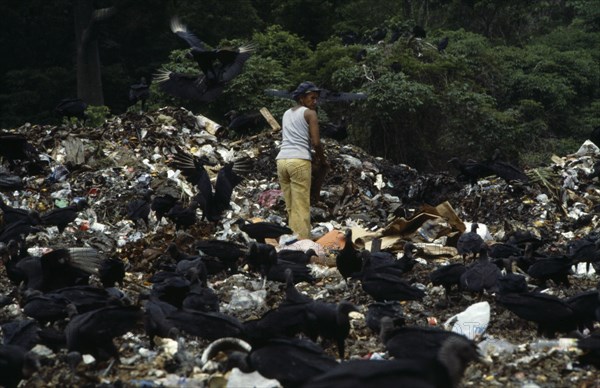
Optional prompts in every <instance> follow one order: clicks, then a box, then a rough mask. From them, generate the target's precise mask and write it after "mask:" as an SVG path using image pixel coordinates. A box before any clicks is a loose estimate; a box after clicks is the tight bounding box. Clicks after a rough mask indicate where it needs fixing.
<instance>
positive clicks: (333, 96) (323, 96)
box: [265, 88, 367, 103]
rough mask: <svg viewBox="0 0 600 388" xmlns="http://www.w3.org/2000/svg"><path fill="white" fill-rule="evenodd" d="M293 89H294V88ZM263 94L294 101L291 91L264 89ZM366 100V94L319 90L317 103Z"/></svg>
mask: <svg viewBox="0 0 600 388" xmlns="http://www.w3.org/2000/svg"><path fill="white" fill-rule="evenodd" d="M294 89H295V88H294ZM265 93H266V94H267V95H269V96H273V97H280V98H289V99H291V100H293V99H294V97H293V95H292V91H287V90H277V89H266V90H265ZM365 98H367V94H366V93H350V92H337V91H332V90H327V89H323V88H321V92H320V93H319V102H320V103H326V102H343V101H356V100H364V99H365Z"/></svg>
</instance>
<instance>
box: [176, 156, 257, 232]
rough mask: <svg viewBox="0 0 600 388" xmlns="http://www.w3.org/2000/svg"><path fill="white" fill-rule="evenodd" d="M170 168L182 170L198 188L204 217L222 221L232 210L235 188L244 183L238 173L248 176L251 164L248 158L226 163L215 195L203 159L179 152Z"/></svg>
mask: <svg viewBox="0 0 600 388" xmlns="http://www.w3.org/2000/svg"><path fill="white" fill-rule="evenodd" d="M171 165H172V166H173V168H176V169H179V170H181V172H182V174H183V175H184V176H185V177H186V178H187V179H188V181H189V182H190V183H192V184H193V185H195V186H196V187H197V189H198V194H196V196H195V197H194V198H195V200H196V201H197V202H198V204H199V206H200V208H201V209H202V218H203V219H206V220H208V221H211V222H217V221H219V220H220V219H221V215H222V214H223V212H224V211H225V210H227V209H229V208H230V201H231V194H232V193H233V189H234V187H235V186H237V184H238V183H240V182H241V181H242V180H243V178H242V176H241V175H239V174H242V173H247V172H249V170H250V169H251V161H250V160H249V159H247V158H246V159H239V160H237V161H234V162H231V163H227V164H226V165H225V166H223V167H222V168H221V170H219V173H218V174H217V180H216V182H215V190H214V192H213V188H212V184H211V181H210V177H209V176H208V173H207V172H206V170H205V168H204V161H203V160H202V159H201V158H199V157H194V156H193V155H191V154H189V153H186V152H184V151H183V150H179V151H178V152H177V153H176V154H175V155H174V158H173V162H171Z"/></svg>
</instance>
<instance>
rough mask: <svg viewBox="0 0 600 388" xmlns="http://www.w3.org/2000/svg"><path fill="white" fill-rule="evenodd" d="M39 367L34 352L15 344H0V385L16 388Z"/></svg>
mask: <svg viewBox="0 0 600 388" xmlns="http://www.w3.org/2000/svg"><path fill="white" fill-rule="evenodd" d="M39 368H40V362H39V360H38V357H37V356H36V355H35V353H33V352H28V351H27V350H26V349H23V348H22V347H20V346H16V345H0V386H3V387H5V388H16V387H17V386H18V385H19V382H21V380H22V379H26V378H29V377H30V376H31V375H32V374H33V373H34V372H35V371H36V370H37V369H39Z"/></svg>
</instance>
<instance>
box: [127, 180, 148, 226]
mask: <svg viewBox="0 0 600 388" xmlns="http://www.w3.org/2000/svg"><path fill="white" fill-rule="evenodd" d="M152 193H153V191H152V189H146V190H142V192H141V193H140V194H139V198H135V199H133V200H131V201H129V203H127V218H128V219H129V220H131V221H133V223H134V224H136V225H137V224H138V222H139V221H144V225H145V226H146V227H148V225H149V221H148V218H149V217H150V204H151V202H152Z"/></svg>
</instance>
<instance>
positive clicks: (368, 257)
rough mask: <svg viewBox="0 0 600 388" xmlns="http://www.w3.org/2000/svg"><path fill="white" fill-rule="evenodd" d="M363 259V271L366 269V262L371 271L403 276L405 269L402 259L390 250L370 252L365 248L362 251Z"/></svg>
mask: <svg viewBox="0 0 600 388" xmlns="http://www.w3.org/2000/svg"><path fill="white" fill-rule="evenodd" d="M360 255H361V259H362V263H363V265H362V266H361V269H362V271H363V272H364V270H365V265H364V264H365V263H367V264H368V265H367V267H366V268H368V270H369V271H372V272H377V273H388V274H391V275H395V276H402V275H403V274H404V272H405V271H404V269H403V267H402V266H400V260H397V259H396V256H395V255H394V254H393V253H390V252H385V251H384V252H381V251H380V252H373V253H371V252H369V251H368V250H366V249H365V250H363V251H362V252H361V253H360Z"/></svg>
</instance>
